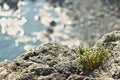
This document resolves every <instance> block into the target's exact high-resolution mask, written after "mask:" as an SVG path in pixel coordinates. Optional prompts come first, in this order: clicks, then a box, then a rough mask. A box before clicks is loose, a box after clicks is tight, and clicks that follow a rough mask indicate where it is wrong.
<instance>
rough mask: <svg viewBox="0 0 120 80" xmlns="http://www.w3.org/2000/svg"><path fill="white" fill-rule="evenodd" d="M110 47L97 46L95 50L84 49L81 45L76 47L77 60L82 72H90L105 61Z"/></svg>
mask: <svg viewBox="0 0 120 80" xmlns="http://www.w3.org/2000/svg"><path fill="white" fill-rule="evenodd" d="M111 49H112V47H109V48H104V47H103V46H101V45H100V44H98V45H97V46H96V47H95V48H86V47H84V46H83V45H81V46H79V47H78V53H79V55H80V56H79V59H78V61H79V62H80V64H81V65H82V69H83V70H87V71H92V70H94V69H96V68H98V67H99V66H101V65H102V63H103V62H104V61H105V60H106V59H107V57H108V53H109V52H110V51H111Z"/></svg>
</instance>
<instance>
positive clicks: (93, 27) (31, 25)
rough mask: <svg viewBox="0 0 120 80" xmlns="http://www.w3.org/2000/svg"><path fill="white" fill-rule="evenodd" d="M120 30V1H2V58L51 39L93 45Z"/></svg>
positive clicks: (8, 57)
mask: <svg viewBox="0 0 120 80" xmlns="http://www.w3.org/2000/svg"><path fill="white" fill-rule="evenodd" d="M116 29H120V0H0V61H4V60H11V59H14V58H16V57H17V56H19V55H20V54H22V53H23V52H25V51H27V50H29V49H30V48H32V47H33V46H38V45H40V44H42V43H47V42H50V41H52V42H58V43H62V44H66V45H69V46H70V47H74V46H76V45H79V44H80V43H82V44H84V45H86V46H93V45H94V44H95V42H96V41H97V40H98V39H99V38H100V37H101V36H103V35H104V34H105V33H108V32H111V31H113V30H116Z"/></svg>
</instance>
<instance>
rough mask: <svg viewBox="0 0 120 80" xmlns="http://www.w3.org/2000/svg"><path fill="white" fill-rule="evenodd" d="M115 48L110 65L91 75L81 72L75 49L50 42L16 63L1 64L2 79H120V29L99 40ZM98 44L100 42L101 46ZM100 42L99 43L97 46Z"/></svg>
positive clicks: (36, 48) (20, 58) (18, 58)
mask: <svg viewBox="0 0 120 80" xmlns="http://www.w3.org/2000/svg"><path fill="white" fill-rule="evenodd" d="M98 42H99V43H101V44H103V45H104V46H108V45H109V46H110V45H113V50H112V52H111V53H109V58H108V60H107V63H106V64H103V65H102V67H101V68H100V69H96V70H94V71H93V72H91V73H90V74H87V75H86V74H83V73H84V71H82V70H79V69H78V65H80V63H79V62H78V61H77V59H78V54H77V52H76V50H75V49H71V48H69V47H68V46H67V45H62V44H58V43H46V44H43V45H41V46H38V47H34V48H33V49H31V50H29V51H27V52H25V53H23V54H22V55H21V56H19V57H17V58H16V59H15V60H12V61H6V62H1V63H0V79H1V80H119V79H120V30H115V31H113V32H111V33H108V34H106V35H104V36H103V37H102V38H101V39H100V40H99V41H98ZM98 42H97V43H98ZM97 43H96V44H97Z"/></svg>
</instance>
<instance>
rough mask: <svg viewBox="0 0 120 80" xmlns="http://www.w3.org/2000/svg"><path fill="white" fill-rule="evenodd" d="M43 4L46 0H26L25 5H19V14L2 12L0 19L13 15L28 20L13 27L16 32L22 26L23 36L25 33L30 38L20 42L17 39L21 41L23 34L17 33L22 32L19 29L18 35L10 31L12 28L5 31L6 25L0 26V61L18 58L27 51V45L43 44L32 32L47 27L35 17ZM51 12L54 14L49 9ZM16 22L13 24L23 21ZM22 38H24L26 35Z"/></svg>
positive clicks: (4, 19)
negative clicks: (25, 48) (25, 47)
mask: <svg viewBox="0 0 120 80" xmlns="http://www.w3.org/2000/svg"><path fill="white" fill-rule="evenodd" d="M43 4H45V1H44V0H36V1H34V2H32V1H30V0H25V1H24V3H23V5H21V6H19V10H18V13H17V15H15V14H14V15H12V14H11V15H9V13H12V12H9V11H8V13H7V14H6V15H4V14H5V13H3V14H2V12H1V13H0V14H2V15H0V19H1V20H3V21H6V20H7V19H8V18H10V19H11V17H12V18H14V19H15V20H16V19H18V20H22V19H23V20H26V22H25V23H24V24H23V25H22V27H17V26H15V27H13V28H12V29H13V32H14V31H16V30H17V29H18V28H20V29H21V28H22V29H21V31H22V32H23V33H22V34H21V35H22V36H23V34H24V36H25V37H27V39H28V41H26V42H18V43H17V41H19V39H21V36H19V35H17V34H20V33H21V32H20V31H18V32H16V35H13V34H12V31H11V32H10V30H8V32H7V31H6V32H4V30H3V28H4V26H3V27H2V26H0V61H3V60H5V59H7V60H11V59H14V58H16V57H17V56H18V55H20V54H21V53H23V52H24V51H25V50H24V46H25V45H35V46H36V45H40V44H41V41H38V40H34V36H33V35H32V32H37V31H42V30H44V29H46V27H45V25H43V24H42V23H41V22H40V21H37V20H35V19H34V17H35V15H36V14H38V11H39V9H40V8H41V7H42V5H43ZM37 5H38V6H37ZM1 11H2V10H1ZM3 12H4V11H3ZM6 12H7V11H6ZM49 13H51V14H54V12H53V11H49ZM18 15H19V16H18ZM3 17H4V18H3ZM54 17H56V16H55V15H54ZM3 21H2V22H1V24H3ZM6 22H7V21H6ZM9 22H10V21H9ZM13 22H15V21H13ZM15 23H16V24H15ZM15 23H14V24H13V26H14V25H18V24H19V25H21V24H22V23H21V22H18V23H17V20H16V22H15ZM5 24H6V23H5ZM19 25H18V26H19ZM5 29H6V28H5ZM8 29H9V28H8ZM10 29H11V28H10ZM10 34H11V35H10ZM22 39H23V40H24V37H23V38H22ZM31 39H33V40H31Z"/></svg>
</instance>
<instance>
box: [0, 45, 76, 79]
mask: <svg viewBox="0 0 120 80" xmlns="http://www.w3.org/2000/svg"><path fill="white" fill-rule="evenodd" d="M76 61H77V53H76V51H75V50H72V49H70V48H69V47H68V46H66V45H61V44H57V43H47V44H44V45H42V46H39V47H35V48H33V49H31V50H29V51H28V52H26V53H24V54H22V55H21V56H19V57H18V58H16V59H15V60H13V61H7V62H1V63H0V79H1V80H3V79H5V80H10V79H12V80H29V79H30V80H49V79H53V78H54V79H55V80H66V79H67V78H68V76H69V75H70V74H72V73H78V70H77V66H76V65H75V64H74V63H76ZM15 76H16V77H15Z"/></svg>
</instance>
